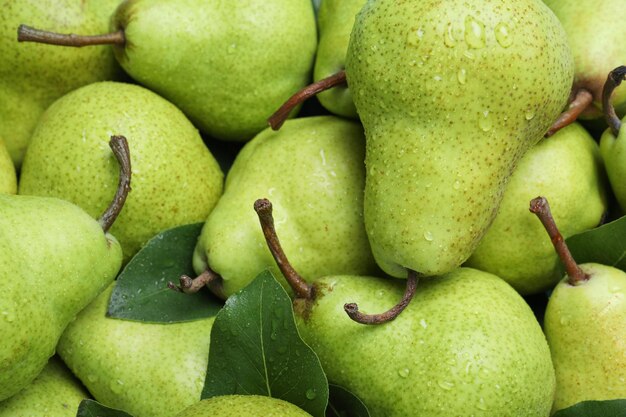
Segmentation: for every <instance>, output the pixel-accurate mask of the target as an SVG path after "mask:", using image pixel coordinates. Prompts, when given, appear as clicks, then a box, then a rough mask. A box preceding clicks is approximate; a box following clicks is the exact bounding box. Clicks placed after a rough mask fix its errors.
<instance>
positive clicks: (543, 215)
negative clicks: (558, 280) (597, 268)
mask: <svg viewBox="0 0 626 417" xmlns="http://www.w3.org/2000/svg"><path fill="white" fill-rule="evenodd" d="M530 211H531V212H532V213H534V214H536V215H537V217H538V218H539V220H540V221H541V223H542V224H543V227H545V229H546V231H547V232H548V236H550V239H551V240H552V244H553V245H554V249H556V252H557V253H558V254H559V258H561V262H563V265H564V266H565V270H566V271H567V276H568V282H569V284H570V285H578V284H580V283H582V282H584V281H586V280H587V279H589V276H588V275H587V274H585V273H584V272H583V270H582V269H580V267H579V266H578V264H577V263H576V261H575V260H574V257H573V256H572V253H571V252H570V251H569V248H568V247H567V244H566V243H565V240H564V239H563V236H562V235H561V232H559V229H558V227H557V226H556V222H555V221H554V217H552V212H551V211H550V205H549V204H548V200H547V199H546V198H545V197H537V198H534V199H532V200H531V201H530Z"/></svg>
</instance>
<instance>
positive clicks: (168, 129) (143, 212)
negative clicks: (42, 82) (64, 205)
mask: <svg viewBox="0 0 626 417" xmlns="http://www.w3.org/2000/svg"><path fill="white" fill-rule="evenodd" d="M115 132H127V139H128V143H129V147H130V151H131V153H132V154H133V174H134V176H133V192H132V193H131V194H130V196H129V197H128V200H127V202H126V205H125V207H124V209H123V210H122V212H121V214H120V217H119V218H118V219H117V221H116V223H115V224H114V225H113V227H112V229H111V232H112V233H113V234H114V235H115V236H116V237H117V238H118V239H119V241H120V243H121V245H122V248H123V251H124V257H125V260H128V259H129V258H130V257H132V256H133V255H134V254H135V253H136V252H137V251H138V250H139V249H140V248H141V246H142V245H143V244H144V243H145V242H146V241H147V240H149V239H150V238H151V237H153V236H154V235H156V234H157V233H158V232H160V231H162V230H165V229H169V228H172V227H175V226H179V225H183V224H188V223H195V222H202V221H204V220H206V217H207V216H208V214H209V213H210V212H211V210H212V209H213V207H214V205H215V204H216V202H217V200H218V198H219V196H220V195H221V192H222V181H223V174H222V171H221V169H220V167H219V165H218V163H217V161H216V160H215V158H214V157H213V156H212V154H211V153H210V151H209V150H208V149H207V148H206V146H205V145H204V143H203V141H202V138H201V137H200V135H199V133H198V131H197V130H196V129H195V128H194V126H193V125H192V124H191V123H190V122H189V120H188V119H187V118H186V117H185V116H184V115H183V113H181V112H180V111H179V110H178V109H177V108H176V107H175V106H174V105H172V104H171V103H169V102H168V101H166V100H164V99H163V98H161V97H159V96H158V95H156V94H154V93H153V92H151V91H149V90H147V89H145V88H143V87H139V86H136V85H131V84H124V83H116V82H102V83H95V84H91V85H89V86H86V87H83V88H80V89H78V90H75V91H73V92H72V93H70V94H68V95H66V96H64V97H62V98H61V99H59V100H58V101H57V102H55V103H54V104H53V105H52V106H50V108H49V109H48V110H47V111H46V112H45V114H44V115H43V116H42V118H41V120H40V122H39V123H38V125H37V128H36V130H35V133H34V134H33V137H32V141H31V145H30V147H29V149H28V152H27V155H26V157H25V159H24V165H23V167H22V172H21V176H20V185H19V193H20V194H31V195H42V196H55V197H58V198H62V199H64V200H68V201H71V202H73V203H75V204H77V205H79V206H80V207H82V208H83V209H85V211H87V212H88V213H90V214H92V215H94V216H95V215H96V214H97V213H100V212H101V211H102V210H103V208H104V207H106V204H107V202H108V200H109V198H110V197H109V195H110V190H111V189H112V188H114V187H115V184H116V183H117V171H116V167H115V166H114V164H113V162H112V161H110V159H109V158H107V153H106V151H105V147H106V143H105V142H104V141H103V138H106V137H108V135H110V134H112V133H115Z"/></svg>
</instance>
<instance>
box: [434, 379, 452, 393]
mask: <svg viewBox="0 0 626 417" xmlns="http://www.w3.org/2000/svg"><path fill="white" fill-rule="evenodd" d="M437 384H439V386H440V387H441V388H443V389H445V390H446V391H450V390H451V389H452V388H454V383H452V382H450V381H439V382H438V383H437Z"/></svg>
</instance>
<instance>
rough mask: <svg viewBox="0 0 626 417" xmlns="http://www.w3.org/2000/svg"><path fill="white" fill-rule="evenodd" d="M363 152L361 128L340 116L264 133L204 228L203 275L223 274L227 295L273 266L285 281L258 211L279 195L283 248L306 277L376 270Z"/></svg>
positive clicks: (233, 173) (199, 249)
mask: <svg viewBox="0 0 626 417" xmlns="http://www.w3.org/2000/svg"><path fill="white" fill-rule="evenodd" d="M364 152H365V145H364V136H363V130H362V128H361V126H360V125H359V124H358V123H355V122H351V121H347V120H344V119H340V118H337V117H334V116H318V117H310V118H300V119H295V120H290V121H287V123H285V125H284V127H283V128H282V129H281V130H280V131H278V132H274V131H272V130H270V129H266V130H265V131H263V132H262V133H260V134H259V135H258V136H257V137H255V138H254V139H253V140H252V141H250V142H249V143H247V144H246V146H244V148H243V149H242V150H241V152H240V153H239V155H238V156H237V158H236V160H235V162H234V164H233V166H232V168H231V170H230V171H229V173H228V176H227V178H226V185H225V191H224V195H223V196H222V198H221V199H220V201H219V202H218V204H217V206H216V207H215V210H213V212H212V213H211V214H210V215H209V217H208V219H207V221H206V223H205V225H204V228H203V229H202V234H201V236H200V238H199V240H198V244H197V246H196V249H195V252H194V257H193V264H194V269H195V270H196V272H197V273H199V274H200V273H202V272H203V271H205V270H206V269H207V267H209V268H211V269H212V270H213V271H215V272H217V273H218V274H220V275H221V277H222V286H223V293H224V295H225V296H229V295H230V294H233V293H235V292H237V291H238V290H240V289H241V288H243V287H245V286H246V285H248V284H249V283H250V282H251V281H252V280H253V279H254V278H255V277H256V276H257V275H258V274H259V273H260V272H261V271H263V270H265V269H267V268H270V269H271V270H272V271H273V272H274V274H275V276H277V277H281V278H280V280H281V281H282V283H283V285H286V283H285V281H284V280H283V279H282V275H281V273H280V270H279V269H278V268H277V266H276V264H275V262H274V260H273V258H272V255H271V253H270V251H269V250H268V249H267V246H266V245H265V239H264V237H263V233H262V231H261V229H260V228H259V226H258V219H257V216H256V215H255V213H254V211H253V210H252V207H253V204H254V202H255V200H257V199H259V198H261V197H269V198H271V199H272V202H273V203H274V205H275V210H274V212H275V214H276V216H277V220H276V228H277V229H278V230H279V233H280V234H281V239H282V242H283V246H284V247H285V248H286V250H287V252H288V253H290V254H291V255H290V257H291V261H292V262H293V265H294V267H296V268H297V269H298V270H299V271H300V273H301V274H302V275H303V276H304V277H305V279H307V280H309V281H311V280H313V279H315V278H317V277H319V276H322V275H328V274H336V273H343V274H367V273H373V272H374V271H377V268H376V264H375V262H374V259H373V256H372V254H371V250H370V247H369V242H368V240H367V236H366V234H365V227H364V225H363V187H364V182H365V167H364V165H363V158H364Z"/></svg>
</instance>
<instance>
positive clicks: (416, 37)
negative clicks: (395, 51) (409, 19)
mask: <svg viewBox="0 0 626 417" xmlns="http://www.w3.org/2000/svg"><path fill="white" fill-rule="evenodd" d="M423 37H424V30H423V29H422V28H417V29H411V30H410V31H409V33H408V35H407V36H406V43H407V44H409V45H411V46H417V45H419V43H420V41H421V40H422V38H423Z"/></svg>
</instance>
